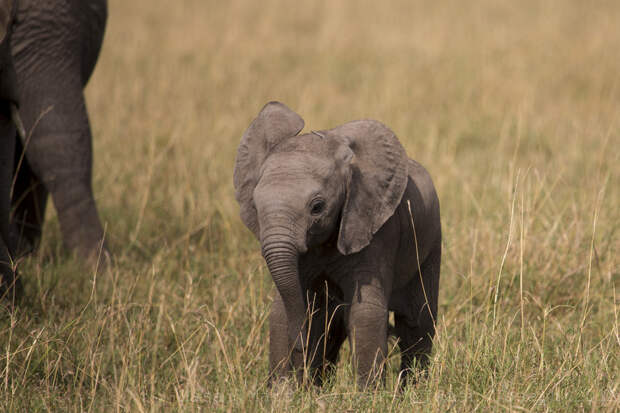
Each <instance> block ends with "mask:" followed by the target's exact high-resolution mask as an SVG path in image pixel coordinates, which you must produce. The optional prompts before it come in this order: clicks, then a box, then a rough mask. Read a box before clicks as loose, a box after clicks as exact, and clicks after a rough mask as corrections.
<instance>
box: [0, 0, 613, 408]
mask: <svg viewBox="0 0 620 413" xmlns="http://www.w3.org/2000/svg"><path fill="white" fill-rule="evenodd" d="M178 3H179V4H181V6H179V5H176V4H177V3H175V6H174V7H175V8H174V9H171V7H173V6H172V2H170V1H163V0H150V1H146V0H132V1H121V0H110V18H109V26H108V32H107V36H106V40H105V45H104V50H103V53H102V56H101V60H100V62H99V65H98V67H97V70H96V73H95V75H94V77H93V79H92V82H91V84H90V86H89V88H88V90H87V95H88V101H89V107H90V113H91V118H92V124H93V129H94V135H95V147H96V165H95V176H94V182H95V186H96V193H97V196H98V203H99V207H100V210H101V213H102V216H103V217H104V220H105V221H106V223H107V233H108V237H109V240H110V242H111V245H112V248H113V250H114V253H115V255H116V258H117V262H116V263H115V265H113V266H112V268H110V269H108V270H105V271H99V272H94V271H92V270H85V269H84V268H82V267H81V266H80V265H79V263H78V262H77V261H76V260H74V259H73V258H72V257H70V256H67V254H66V253H65V252H64V251H63V249H62V247H61V246H60V236H59V231H58V225H57V221H56V219H55V216H54V213H53V211H50V216H49V220H48V224H47V225H46V232H45V238H44V241H43V245H42V248H41V250H40V252H39V254H38V255H37V256H35V257H32V258H29V259H28V260H26V261H25V262H23V263H22V264H21V267H20V268H21V273H22V274H23V276H24V278H25V279H24V282H25V290H26V298H25V300H24V302H23V303H22V305H21V306H20V308H19V309H18V310H17V311H16V312H15V313H14V314H12V315H11V314H9V313H8V312H6V311H4V310H3V311H2V315H1V318H0V329H1V331H2V333H1V334H0V337H1V338H0V388H1V389H2V391H1V392H0V406H2V407H1V409H2V410H3V411H37V410H40V411H47V410H52V411H171V410H176V411H214V410H215V411H243V410H245V411H256V410H272V411H285V410H297V411H321V410H326V411H333V410H336V411H342V410H350V411H387V410H394V411H411V409H412V407H413V408H419V409H420V410H422V411H446V410H448V409H454V410H458V411H472V410H481V411H498V410H506V411H586V410H587V411H617V410H618V409H619V408H620V400H619V398H618V394H619V393H620V386H619V384H620V380H619V377H618V376H619V366H620V362H619V360H618V355H619V353H620V351H619V350H620V339H619V331H618V291H617V290H618V287H619V281H620V276H619V273H620V270H619V266H618V259H617V254H618V253H619V248H618V247H619V242H618V229H620V208H618V205H620V194H619V192H618V188H620V166H619V165H620V159H619V156H620V155H619V154H620V150H619V148H620V123H619V122H620V119H618V114H619V113H620V112H619V109H620V105H619V104H620V85H619V81H620V75H619V74H620V56H619V52H618V51H619V50H620V25H618V21H620V4H619V3H618V2H616V1H611V0H609V1H595V2H582V1H578V0H574V1H569V0H566V1H560V0H556V1H553V0H551V1H542V2H539V1H529V0H526V1H521V2H513V1H507V0H506V1H491V0H482V1H478V2H462V1H457V0H452V1H446V2H431V1H416V2H411V1H405V0H395V1H391V2H377V1H352V0H351V1H338V2H335V1H313V2H303V3H294V4H293V3H291V2H285V1H282V0H264V1H261V2H251V1H229V2H221V1H199V0H184V1H182V2H178ZM272 99H278V100H281V101H283V102H285V103H287V104H288V105H289V106H290V107H292V108H294V109H295V110H296V111H298V112H299V113H300V114H302V116H304V117H305V120H306V124H307V125H308V128H325V127H330V126H334V125H336V124H339V123H343V122H345V121H348V120H352V119H358V118H363V117H372V118H376V119H380V120H382V121H383V122H385V123H386V124H388V125H390V126H391V127H392V129H393V130H394V131H395V132H396V133H397V135H398V136H399V137H400V139H401V140H402V142H403V143H404V145H405V147H406V148H407V151H408V153H409V154H410V155H411V156H412V157H414V158H415V159H417V160H419V161H420V162H421V163H422V164H424V165H425V166H426V167H427V169H428V170H429V171H430V173H431V175H432V176H433V177H434V180H435V183H436V186H437V189H438V192H439V195H440V199H441V205H442V220H443V229H444V234H445V243H444V251H445V252H444V256H443V265H442V279H441V288H440V290H441V296H440V314H439V320H438V321H439V323H438V329H439V332H438V336H437V339H436V345H435V352H434V357H433V363H432V366H431V368H430V371H429V376H428V378H427V379H424V380H422V381H421V382H420V383H419V384H417V385H416V386H414V387H410V388H408V389H407V390H406V391H405V392H404V393H402V394H398V393H394V392H393V389H394V387H395V381H396V374H395V369H396V366H397V364H398V353H397V352H394V353H393V356H392V357H391V358H390V365H389V366H388V370H389V371H388V374H387V381H386V387H385V389H383V390H381V391H377V392H374V393H373V392H370V393H366V394H360V393H357V392H356V391H355V386H354V380H353V375H352V374H351V367H350V363H349V360H348V358H347V357H346V356H345V357H344V358H343V360H342V362H341V368H339V370H338V373H337V375H336V376H335V377H334V379H333V381H332V382H331V383H329V384H328V385H327V386H325V387H324V388H322V389H314V390H312V391H299V392H296V393H295V394H293V395H288V396H286V397H285V396H284V395H273V394H270V392H269V391H268V389H267V387H266V376H267V342H268V337H267V328H266V327H267V323H266V317H267V314H268V310H269V306H270V298H269V297H270V289H271V281H270V278H269V274H268V272H267V271H266V269H265V267H264V265H263V262H262V259H261V257H260V252H259V247H258V243H257V242H256V241H255V240H254V239H253V237H252V235H251V234H250V233H249V231H247V230H246V229H245V228H244V227H243V224H242V223H241V221H240V219H239V218H238V207H237V205H236V203H235V200H234V197H233V188H232V168H233V160H234V156H235V151H236V147H237V144H238V142H239V139H240V137H241V134H242V132H243V130H244V129H245V128H246V127H247V125H248V124H249V122H250V120H251V119H252V118H253V117H254V116H255V115H256V113H257V112H258V110H259V109H260V108H261V107H262V105H263V104H264V103H265V102H266V101H268V100H272Z"/></svg>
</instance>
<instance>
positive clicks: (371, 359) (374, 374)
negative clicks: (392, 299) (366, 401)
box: [347, 284, 388, 389]
mask: <svg viewBox="0 0 620 413" xmlns="http://www.w3.org/2000/svg"><path fill="white" fill-rule="evenodd" d="M355 290H356V291H355V294H354V295H353V298H354V299H353V300H352V301H351V306H350V308H349V315H348V323H347V324H348V325H347V329H348V335H349V341H350V343H351V348H352V350H353V361H354V367H355V368H356V370H357V383H358V386H359V387H360V388H362V389H363V388H366V387H368V386H370V385H373V384H374V383H375V382H376V381H377V380H379V379H382V377H383V369H384V366H385V357H386V355H387V325H388V308H387V302H386V299H385V295H384V293H383V290H382V289H380V288H377V287H375V286H373V285H370V284H365V285H359V284H358V285H357V287H356V288H355Z"/></svg>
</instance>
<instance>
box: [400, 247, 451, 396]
mask: <svg viewBox="0 0 620 413" xmlns="http://www.w3.org/2000/svg"><path fill="white" fill-rule="evenodd" d="M440 259H441V250H440V249H439V248H437V250H436V251H435V252H434V253H431V255H430V256H429V257H428V258H427V259H426V261H425V262H424V264H423V265H422V266H421V268H420V269H421V272H422V280H423V281H424V284H423V285H422V283H421V282H420V276H419V274H418V272H416V275H415V279H414V280H413V282H412V285H413V288H414V289H415V300H414V303H413V305H414V308H413V312H412V313H411V314H412V315H413V317H411V316H408V315H403V314H398V313H396V314H394V324H395V325H394V327H395V330H396V335H397V336H398V338H399V347H400V351H401V371H402V378H403V385H405V384H406V383H407V378H408V377H407V376H408V375H409V374H411V372H412V370H413V369H420V370H423V369H425V368H426V367H427V365H428V362H429V356H430V353H431V350H432V347H433V337H434V336H435V321H436V319H437V318H436V317H437V294H438V289H439V267H440Z"/></svg>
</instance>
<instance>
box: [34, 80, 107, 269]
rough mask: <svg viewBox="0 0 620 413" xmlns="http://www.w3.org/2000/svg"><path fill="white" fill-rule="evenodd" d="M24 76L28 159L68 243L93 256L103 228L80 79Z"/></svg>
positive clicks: (84, 253) (82, 253)
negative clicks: (50, 202) (25, 77)
mask: <svg viewBox="0 0 620 413" xmlns="http://www.w3.org/2000/svg"><path fill="white" fill-rule="evenodd" d="M76 77H77V76H76ZM27 80H28V82H27V83H26V84H25V85H24V86H23V89H24V90H23V101H24V102H23V108H24V109H23V111H24V113H25V115H26V116H25V118H26V124H27V125H28V126H29V127H30V128H31V129H30V130H29V133H31V137H30V139H29V141H28V142H25V143H24V146H25V147H26V148H25V149H26V156H27V158H28V164H29V165H30V167H31V169H32V171H33V172H34V174H35V175H36V176H37V177H38V178H39V179H40V180H41V182H42V183H43V185H44V186H45V188H46V189H47V191H49V193H50V194H51V195H52V199H53V201H54V205H55V207H56V212H57V214H58V220H59V222H60V228H61V231H62V235H63V240H64V242H65V244H66V246H67V247H68V248H69V249H71V250H74V251H77V252H78V254H79V255H80V256H82V257H84V258H88V257H93V256H94V255H95V254H96V253H98V251H99V248H100V247H101V243H102V241H103V228H102V225H101V222H100V221H99V215H98V213H97V208H96V205H95V199H94V196H93V190H92V184H91V175H92V140H91V132H90V125H89V121H88V114H87V112H86V104H85V101H84V96H83V94H82V90H81V85H80V83H79V79H74V78H71V79H57V80H52V79H48V78H46V77H45V76H44V75H43V74H37V75H36V76H34V77H33V78H31V79H27ZM39 202H40V201H39Z"/></svg>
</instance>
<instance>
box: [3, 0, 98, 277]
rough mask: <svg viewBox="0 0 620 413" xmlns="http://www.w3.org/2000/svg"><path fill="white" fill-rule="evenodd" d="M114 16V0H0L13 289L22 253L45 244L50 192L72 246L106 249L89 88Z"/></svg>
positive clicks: (83, 252) (85, 252)
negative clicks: (94, 179)
mask: <svg viewBox="0 0 620 413" xmlns="http://www.w3.org/2000/svg"><path fill="white" fill-rule="evenodd" d="M106 19H107V1H106V0H0V38H1V40H0V42H1V44H0V109H1V110H0V112H1V113H0V235H1V236H0V273H1V275H2V276H3V280H4V281H3V284H4V287H6V286H10V285H11V284H12V282H13V281H12V280H14V267H15V266H14V264H13V262H14V258H15V255H16V254H20V253H23V252H28V251H31V250H32V249H33V248H34V247H36V245H37V244H38V242H39V239H40V237H41V226H42V223H43V217H44V213H45V206H46V203H47V198H48V194H51V196H52V199H53V201H54V205H55V208H56V211H57V214H58V220H59V222H60V227H61V231H62V235H63V240H64V243H65V245H66V246H67V247H68V248H69V249H71V250H74V251H76V252H77V253H78V255H80V256H82V257H84V258H88V257H92V256H94V255H95V253H96V252H97V251H99V249H100V247H101V243H102V240H103V228H102V225H101V222H100V220H99V216H98V213H97V209H96V205H95V200H94V197H93V190H92V185H91V175H92V143H91V132H90V125H89V121H88V114H87V111H86V104H85V101H84V95H83V88H84V86H85V85H86V83H87V82H88V79H89V77H90V75H91V73H92V71H93V69H94V67H95V64H96V62H97V57H98V55H99V51H100V48H101V43H102V40H103V35H104V31H105V23H106ZM16 132H17V133H16ZM10 210H12V218H9V211H10ZM104 248H105V247H104Z"/></svg>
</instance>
